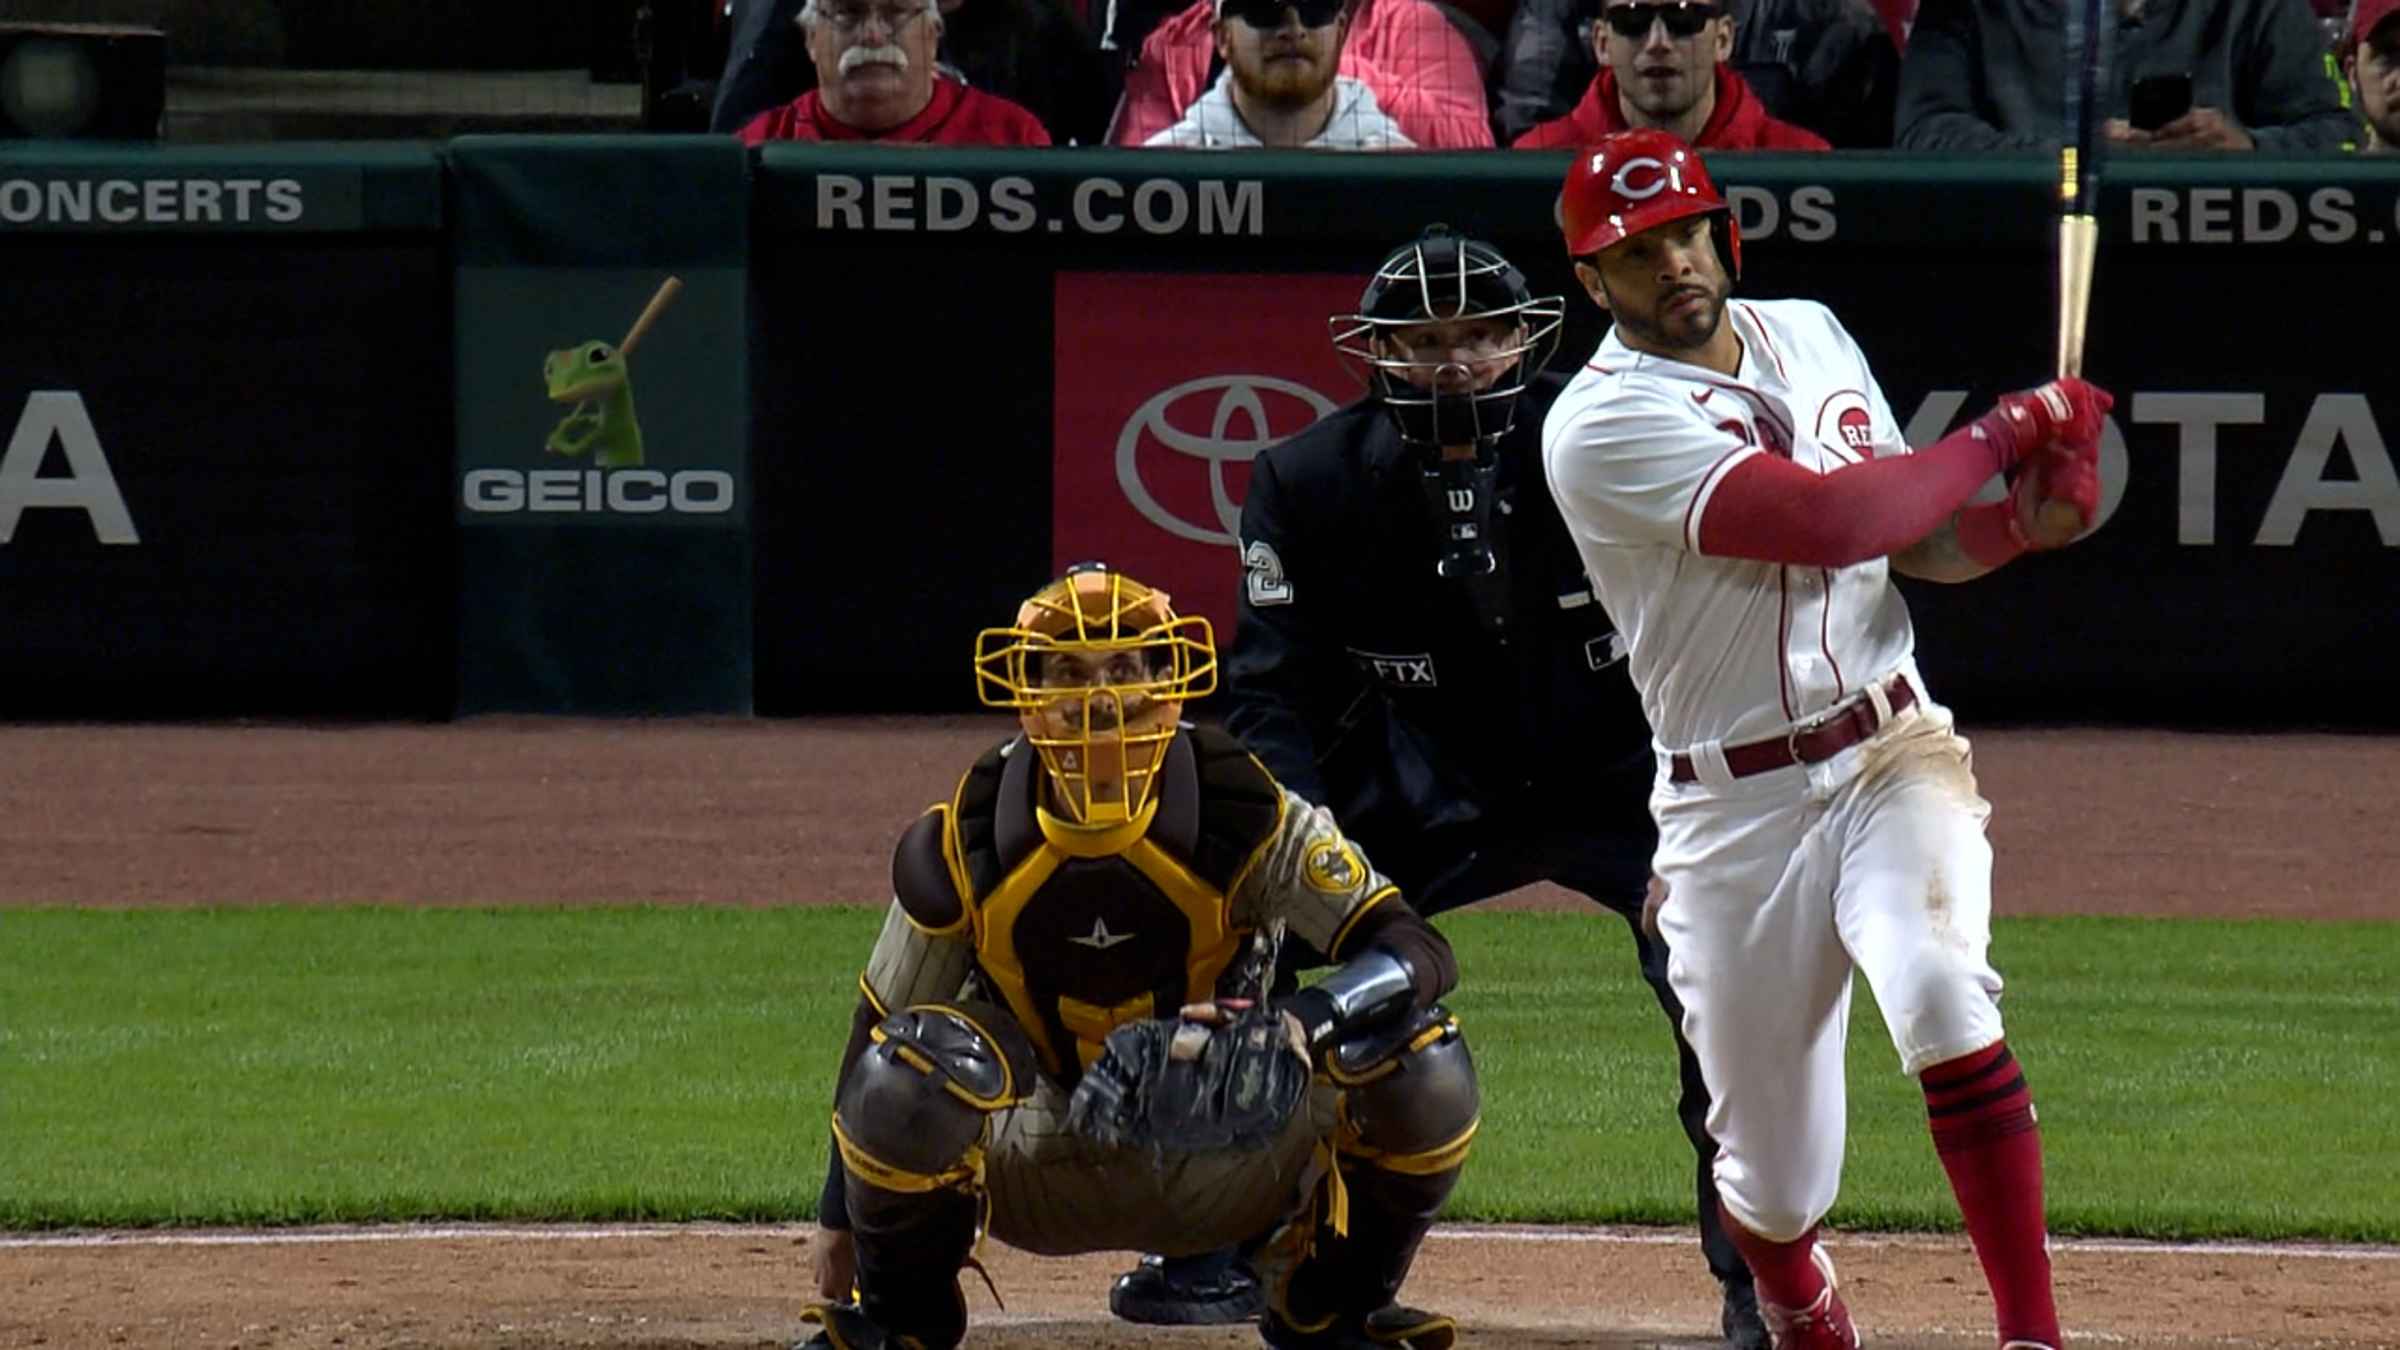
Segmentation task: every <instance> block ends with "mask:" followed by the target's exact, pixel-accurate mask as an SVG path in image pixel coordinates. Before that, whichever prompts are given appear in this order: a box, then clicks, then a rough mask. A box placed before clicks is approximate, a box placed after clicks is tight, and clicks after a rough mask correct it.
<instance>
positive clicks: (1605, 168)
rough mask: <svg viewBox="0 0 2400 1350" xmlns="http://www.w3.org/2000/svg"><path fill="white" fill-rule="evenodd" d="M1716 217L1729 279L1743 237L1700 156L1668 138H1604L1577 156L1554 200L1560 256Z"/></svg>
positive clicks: (1738, 262) (1738, 265) (1650, 133)
mask: <svg viewBox="0 0 2400 1350" xmlns="http://www.w3.org/2000/svg"><path fill="white" fill-rule="evenodd" d="M1704 211H1705V212H1713V213H1714V214H1715V215H1716V216H1717V218H1718V227H1719V228H1718V238H1719V239H1720V240H1722V241H1723V243H1724V245H1725V252H1726V255H1727V265H1728V267H1729V268H1730V269H1731V271H1732V273H1733V275H1735V276H1740V275H1741V272H1742V233H1741V230H1740V229H1739V228H1737V227H1736V226H1735V225H1734V223H1733V212H1732V211H1731V210H1729V209H1728V208H1727V207H1726V205H1725V197H1724V195H1723V194H1722V193H1719V192H1718V191H1717V185H1716V183H1715V182H1714V181H1712V180H1711V179H1710V178H1709V176H1708V166H1707V165H1705V164H1703V163H1701V162H1700V154H1699V152H1698V151H1696V150H1694V149H1692V147H1690V146H1688V145H1686V144H1684V143H1683V141H1682V140H1681V139H1680V138H1679V137H1677V136H1675V135H1674V134H1673V133H1671V132H1665V131H1654V130H1651V129H1649V128H1646V127H1645V128H1642V129H1640V130H1635V131H1616V132H1611V133H1609V134H1608V135H1606V136H1603V137H1601V138H1600V141H1599V143H1598V144H1596V145H1587V146H1585V147H1584V148H1583V149H1582V150H1581V151H1579V152H1577V154H1576V156H1575V162H1574V163H1573V164H1572V165H1570V166H1568V169H1567V183H1566V186H1565V187H1563V188H1561V189H1560V190H1559V194H1558V228H1559V231H1560V233H1562V234H1564V235H1565V236H1566V240H1567V255H1568V256H1569V257H1574V258H1581V257H1584V256H1586V255H1589V254H1593V253H1598V252H1599V251H1600V250H1602V249H1604V248H1607V247H1608V246H1609V245H1611V244H1613V243H1616V242H1617V241H1618V240H1620V239H1623V238H1626V237H1627V236H1629V235H1636V234H1640V233H1641V232H1642V231H1644V230H1647V229H1652V228H1654V227H1656V226H1660V225H1664V224H1666V223H1667V222H1668V221H1671V220H1682V219H1684V218H1685V217H1687V216H1696V215H1699V214H1701V213H1702V212H1704Z"/></svg>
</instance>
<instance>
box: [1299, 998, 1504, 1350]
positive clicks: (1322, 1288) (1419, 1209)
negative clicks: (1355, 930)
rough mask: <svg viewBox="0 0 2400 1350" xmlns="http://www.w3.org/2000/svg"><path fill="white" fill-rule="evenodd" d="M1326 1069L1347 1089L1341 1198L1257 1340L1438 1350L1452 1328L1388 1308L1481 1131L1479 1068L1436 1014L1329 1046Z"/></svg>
mask: <svg viewBox="0 0 2400 1350" xmlns="http://www.w3.org/2000/svg"><path fill="white" fill-rule="evenodd" d="M1327 1070H1328V1072H1329V1073H1330V1074H1331V1075H1332V1077H1333V1080H1334V1082H1335V1083H1336V1084H1338V1085H1340V1086H1341V1088H1342V1090H1343V1091H1342V1107H1341V1126H1340V1129H1339V1132H1338V1135H1337V1137H1336V1139H1335V1141H1334V1150H1335V1166H1336V1168H1337V1169H1338V1172H1339V1179H1340V1188H1339V1191H1338V1192H1335V1193H1334V1196H1335V1198H1333V1200H1332V1203H1325V1202H1322V1201H1321V1202H1320V1203H1319V1204H1318V1206H1317V1212H1316V1215H1315V1220H1316V1226H1315V1232H1314V1234H1313V1248H1312V1249H1311V1250H1310V1251H1309V1252H1308V1254H1307V1255H1306V1257H1305V1258H1304V1259H1302V1260H1301V1261H1300V1262H1299V1263H1298V1265H1297V1268H1295V1269H1293V1270H1292V1271H1291V1273H1290V1275H1289V1277H1288V1278H1287V1279H1286V1280H1284V1281H1282V1283H1281V1287H1280V1290H1279V1291H1278V1293H1277V1294H1276V1296H1275V1297H1273V1298H1272V1299H1271V1300H1270V1303H1269V1308H1268V1311H1267V1313H1266V1314H1265V1315H1264V1316H1263V1318H1262V1319H1261V1323H1260V1330H1261V1334H1262V1335H1264V1336H1265V1338H1266V1340H1267V1343H1268V1344H1270V1345H1275V1346H1293V1347H1297V1346H1318V1345H1324V1346H1348V1345H1354V1344H1366V1345H1381V1346H1407V1347H1409V1348H1410V1350H1441V1347H1445V1346H1447V1345H1449V1344H1450V1342H1451V1340H1452V1339H1453V1338H1454V1337H1455V1335H1456V1327H1455V1325H1454V1324H1453V1323H1452V1322H1451V1321H1450V1319H1449V1318H1447V1317H1442V1316H1440V1315H1438V1314H1430V1313H1420V1312H1417V1311H1415V1310H1413V1309H1408V1308H1401V1307H1398V1306H1396V1305H1395V1304H1394V1303H1393V1299H1394V1297H1395V1296H1396V1295H1398V1293H1399V1292H1400V1285H1401V1283H1402V1282H1403V1281H1404V1280H1406V1279H1407V1278H1408V1268H1409V1266H1410V1265H1411V1264H1413V1263H1414V1262H1415V1260H1416V1255H1417V1245H1418V1244H1419V1243H1420V1242H1422V1241H1424V1238H1425V1232H1426V1230H1427V1229H1429V1228H1431V1227H1433V1220H1434V1216H1435V1215H1436V1214H1438V1213H1440V1212H1441V1208H1442V1202H1443V1201H1444V1200H1446V1199H1448V1198H1449V1195H1450V1189H1451V1187H1453V1186H1455V1185H1457V1184H1458V1174H1459V1172H1460V1170H1461V1169H1462V1168H1463V1167H1464V1166H1465V1163H1466V1157H1467V1149H1468V1146H1469V1144H1470V1143H1471V1142H1472V1141H1473V1140H1474V1137H1475V1129H1476V1126H1477V1124H1478V1123H1479V1121H1480V1120H1481V1112H1482V1096H1481V1093H1480V1091H1479V1090H1478V1088H1477V1086H1476V1082H1475V1061H1474V1059H1473V1058H1472V1057H1471V1056H1470V1055H1469V1054H1468V1053H1467V1043H1466V1041H1465V1040H1464V1039H1463V1038H1462V1037H1461V1036H1460V1034H1459V1030H1458V1021H1457V1019H1455V1018H1453V1017H1451V1016H1450V1014H1449V1013H1448V1012H1446V1011H1444V1010H1443V1009H1441V1008H1439V1007H1435V1008H1431V1009H1428V1010H1426V1011H1425V1012H1424V1013H1422V1014H1419V1015H1418V1016H1417V1017H1416V1018H1415V1019H1413V1020H1411V1021H1408V1022H1405V1023H1402V1024H1400V1025H1398V1026H1396V1027H1394V1028H1391V1029H1389V1030H1387V1031H1386V1032H1385V1033H1384V1034H1382V1035H1380V1036H1374V1037H1367V1038H1361V1039H1359V1040H1355V1041H1350V1042H1345V1043H1343V1044H1341V1045H1339V1046H1337V1047H1335V1049H1334V1052H1333V1054H1332V1055H1331V1056H1330V1057H1329V1060H1328V1064H1327ZM1330 1189H1331V1188H1329V1190H1330Z"/></svg>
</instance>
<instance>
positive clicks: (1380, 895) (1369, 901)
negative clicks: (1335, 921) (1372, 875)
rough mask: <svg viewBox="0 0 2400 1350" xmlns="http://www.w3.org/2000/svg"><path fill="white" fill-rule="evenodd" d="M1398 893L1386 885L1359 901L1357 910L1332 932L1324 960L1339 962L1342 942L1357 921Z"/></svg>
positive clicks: (1397, 889) (1356, 924)
mask: <svg viewBox="0 0 2400 1350" xmlns="http://www.w3.org/2000/svg"><path fill="white" fill-rule="evenodd" d="M1399 893H1400V888H1399V887H1397V886H1393V885H1389V884H1387V885H1385V886H1384V888H1383V889H1382V890H1380V891H1377V892H1375V893H1374V894H1373V895H1370V896H1368V897H1367V898H1366V899H1364V900H1362V901H1360V902H1359V905H1358V908H1356V909H1354V910H1351V911H1350V915H1349V917H1348V918H1345V919H1343V920H1342V926H1341V927H1339V928H1336V929H1334V930H1333V941H1332V942H1331V943H1330V944H1328V945H1327V946H1326V948H1325V956H1326V958H1327V959H1328V960H1340V959H1341V952H1342V941H1343V939H1345V938H1347V937H1349V936H1350V930H1352V929H1354V928H1356V927H1358V921H1359V920H1360V919H1363V918H1365V917H1367V911H1368V910H1371V909H1373V908H1375V907H1376V906H1377V905H1380V904H1382V903H1383V902H1384V901H1386V900H1389V899H1391V898H1392V897H1393V896H1395V895H1398V894H1399Z"/></svg>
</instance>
